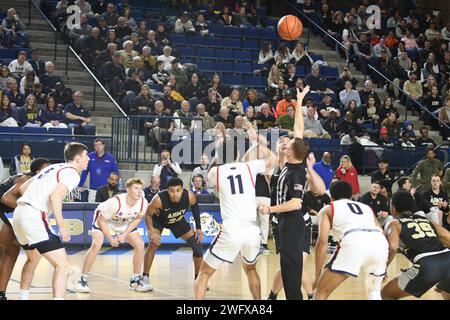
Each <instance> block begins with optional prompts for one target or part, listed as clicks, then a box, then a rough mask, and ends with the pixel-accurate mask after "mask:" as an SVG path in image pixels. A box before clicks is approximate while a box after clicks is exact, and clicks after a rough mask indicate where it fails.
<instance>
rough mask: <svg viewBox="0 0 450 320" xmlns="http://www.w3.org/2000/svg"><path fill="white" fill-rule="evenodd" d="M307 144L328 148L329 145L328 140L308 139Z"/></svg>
mask: <svg viewBox="0 0 450 320" xmlns="http://www.w3.org/2000/svg"><path fill="white" fill-rule="evenodd" d="M309 143H310V144H311V145H316V146H328V145H329V144H330V139H321V138H310V139H309Z"/></svg>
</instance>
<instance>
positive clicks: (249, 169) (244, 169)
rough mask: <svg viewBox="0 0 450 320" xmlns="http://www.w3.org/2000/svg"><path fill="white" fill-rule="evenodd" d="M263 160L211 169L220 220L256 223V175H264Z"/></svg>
mask: <svg viewBox="0 0 450 320" xmlns="http://www.w3.org/2000/svg"><path fill="white" fill-rule="evenodd" d="M265 168H266V166H265V161H264V160H253V161H249V162H247V163H229V164H224V165H221V166H218V167H216V168H213V169H211V170H212V174H213V178H214V180H215V184H216V189H217V191H218V194H219V199H220V214H221V216H222V220H235V221H239V220H240V221H256V217H257V212H256V192H255V179H256V175H258V174H264V172H265Z"/></svg>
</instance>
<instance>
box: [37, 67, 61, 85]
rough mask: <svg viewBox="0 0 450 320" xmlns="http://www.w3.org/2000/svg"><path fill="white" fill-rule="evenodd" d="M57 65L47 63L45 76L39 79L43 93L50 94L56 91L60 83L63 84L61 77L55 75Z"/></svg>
mask: <svg viewBox="0 0 450 320" xmlns="http://www.w3.org/2000/svg"><path fill="white" fill-rule="evenodd" d="M54 71H55V65H54V64H53V62H51V61H47V62H46V63H45V74H43V75H42V76H40V77H39V81H40V82H41V84H42V86H43V92H44V93H49V92H53V91H55V89H56V84H57V83H58V82H61V83H62V80H61V78H60V77H59V76H57V75H55V74H54Z"/></svg>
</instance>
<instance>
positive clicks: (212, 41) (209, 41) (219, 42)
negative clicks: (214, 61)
mask: <svg viewBox="0 0 450 320" xmlns="http://www.w3.org/2000/svg"><path fill="white" fill-rule="evenodd" d="M205 44H206V45H207V46H208V47H223V38H220V37H207V38H206V43H205Z"/></svg>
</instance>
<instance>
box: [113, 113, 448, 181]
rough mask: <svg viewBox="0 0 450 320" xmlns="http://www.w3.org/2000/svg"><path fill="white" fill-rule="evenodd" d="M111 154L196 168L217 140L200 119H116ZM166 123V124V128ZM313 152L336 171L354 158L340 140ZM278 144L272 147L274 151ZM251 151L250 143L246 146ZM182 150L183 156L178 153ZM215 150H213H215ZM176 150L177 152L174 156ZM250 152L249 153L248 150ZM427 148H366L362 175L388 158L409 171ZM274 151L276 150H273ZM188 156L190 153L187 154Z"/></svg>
mask: <svg viewBox="0 0 450 320" xmlns="http://www.w3.org/2000/svg"><path fill="white" fill-rule="evenodd" d="M156 119H158V120H159V123H158V124H159V125H161V127H158V126H154V127H152V128H149V127H148V126H146V125H145V124H146V123H154V121H155V120H156ZM178 119H179V120H186V121H188V122H191V121H194V125H193V126H194V127H195V128H199V130H192V131H184V132H177V129H175V130H174V131H173V132H174V133H170V132H168V131H167V128H169V127H170V125H169V123H170V122H172V121H175V120H178ZM112 120H113V121H112V146H111V150H112V153H113V154H114V155H115V157H116V159H117V161H119V162H124V163H132V164H134V165H135V170H138V169H139V165H144V164H156V163H158V162H159V154H160V152H161V151H162V150H163V149H168V150H172V156H173V157H174V156H177V155H178V156H179V158H180V159H182V160H180V161H178V160H177V161H176V162H178V163H180V164H189V165H190V164H196V163H198V161H200V157H201V155H202V153H203V152H207V153H208V154H209V152H210V151H211V149H210V148H211V146H212V145H211V143H214V141H215V140H216V138H217V135H216V134H215V133H214V132H211V130H209V131H203V130H201V128H202V126H201V124H200V123H199V122H201V121H202V120H201V119H199V118H195V117H194V118H176V117H168V116H164V117H156V116H147V115H146V116H130V117H129V120H128V119H127V118H125V117H120V116H117V117H113V119H112ZM197 121H198V122H197ZM163 122H166V123H165V124H163ZM260 133H261V134H263V135H265V134H266V137H267V141H269V142H270V141H274V142H275V141H276V140H277V139H276V138H275V139H272V137H269V135H271V136H273V137H278V136H279V135H277V134H278V133H279V130H278V129H272V130H270V131H267V132H262V131H260ZM180 143H183V144H184V145H182V146H181V147H179V148H177V149H174V148H176V147H177V145H178V144H180ZM309 143H310V148H311V151H312V152H314V154H315V156H316V159H320V158H321V156H322V153H323V152H325V151H328V152H331V153H332V154H333V160H332V165H333V167H334V168H337V167H338V166H339V159H340V156H341V155H343V154H351V147H350V146H348V145H344V146H343V145H340V144H339V140H335V139H333V140H327V139H309ZM275 145H276V143H273V148H275ZM245 146H246V147H248V142H246V144H245ZM183 147H184V148H185V149H183V153H182V154H181V155H180V153H179V152H178V151H179V150H181V149H182V148H183ZM213 149H214V147H213ZM175 150H176V152H174V151H175ZM245 150H247V149H245ZM426 150H427V148H426V147H416V148H406V147H401V146H398V147H381V146H376V145H375V146H364V151H363V153H362V158H361V163H360V167H361V169H362V172H361V173H362V174H365V173H369V172H371V171H375V170H377V169H378V163H379V161H380V159H383V158H387V159H388V160H389V166H390V168H391V169H393V170H405V169H406V170H407V169H408V168H410V167H412V166H413V165H416V164H417V162H418V161H420V160H422V159H423V156H424V154H425V152H426ZM274 151H275V150H274ZM185 152H187V153H186V154H185ZM436 152H437V154H438V158H440V159H441V160H442V161H443V162H444V163H445V162H446V161H447V158H448V156H447V149H445V152H444V151H442V150H441V148H440V146H439V147H437V148H436Z"/></svg>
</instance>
